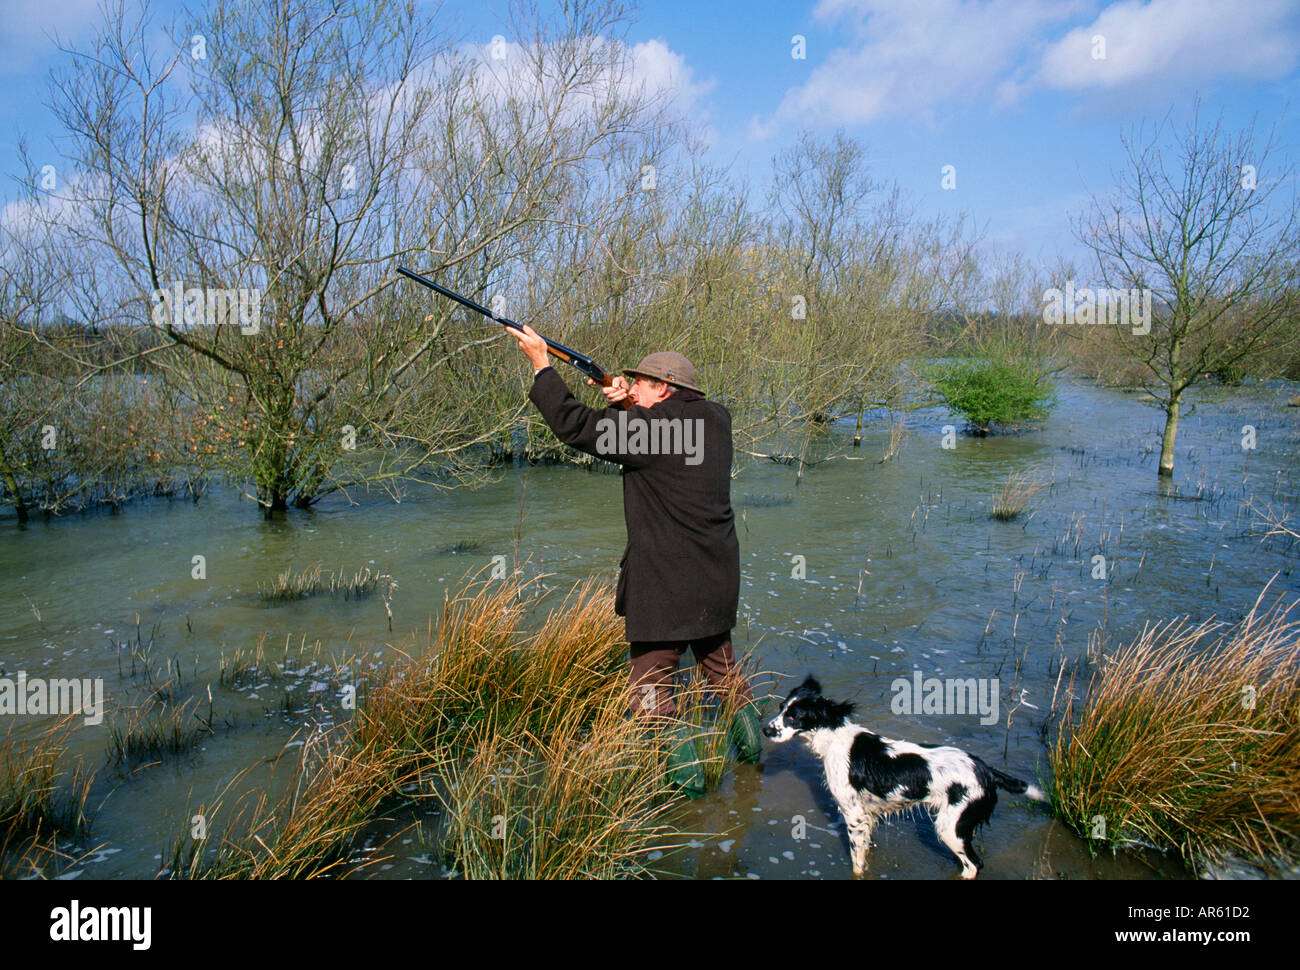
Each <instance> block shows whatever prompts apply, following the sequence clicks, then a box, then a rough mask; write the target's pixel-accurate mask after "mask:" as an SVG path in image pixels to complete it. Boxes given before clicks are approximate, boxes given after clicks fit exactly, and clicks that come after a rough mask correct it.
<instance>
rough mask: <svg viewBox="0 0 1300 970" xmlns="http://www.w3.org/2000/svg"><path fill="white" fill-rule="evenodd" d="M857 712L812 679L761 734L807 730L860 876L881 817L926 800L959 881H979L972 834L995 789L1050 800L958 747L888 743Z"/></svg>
mask: <svg viewBox="0 0 1300 970" xmlns="http://www.w3.org/2000/svg"><path fill="white" fill-rule="evenodd" d="M852 713H853V705H852V704H839V703H836V702H835V701H830V700H827V699H826V698H825V697H822V688H821V684H819V683H817V681H816V680H815V679H814V678H813V677H812V676H809V677H808V678H807V679H806V680H805V681H804V682H803V683H802V684H800V685H799V686H798V687H797V688H796V689H795V690H794V692H793V693H791V694H790V696H789V697H787V698H786V700H785V703H784V704H783V705H782V706H781V713H779V714H777V716H776V717H774V718H772V720H771V721H769V722H768V723H767V724H766V725H765V726H764V728H763V733H764V734H765V735H767V737H769V738H771V739H772V740H773V741H777V742H779V743H784V742H786V741H789V740H790V739H791V738H793V737H795V736H796V735H800V734H802V735H803V736H804V738H805V740H807V742H808V744H809V746H811V747H812V749H813V751H815V752H816V753H817V755H818V757H820V758H821V759H822V767H823V768H824V769H825V772H826V787H828V788H829V789H830V790H831V794H832V795H834V796H835V801H836V802H838V803H839V806H840V812H841V813H843V815H844V822H845V824H846V825H847V826H848V830H849V844H850V845H851V846H852V849H853V874H854V875H855V876H860V875H862V873H863V872H865V871H866V868H867V850H868V849H869V848H871V830H872V828H873V827H874V826H875V824H876V820H877V819H879V818H882V817H883V816H886V815H891V814H893V813H894V812H901V811H905V810H907V809H909V808H912V807H913V806H916V805H926V806H928V807H929V808H930V810H931V811H932V812H933V813H934V816H935V820H934V825H935V830H936V831H937V833H938V835H939V838H940V840H942V842H943V844H944V845H946V846H947V847H948V848H950V849H952V851H953V853H954V854H955V855H956V856H957V859H958V861H959V862H961V875H962V878H963V879H974V878H975V876H976V875H977V874H978V873H979V870H980V869H981V868H983V866H984V863H983V861H981V859H980V857H979V855H978V854H977V853H976V852H975V847H974V846H973V845H971V836H973V835H974V834H975V828H976V826H979V825H983V824H984V823H986V822H987V821H988V820H989V816H991V815H992V814H993V807H994V806H995V805H996V804H997V803H998V796H997V789H998V788H1003V789H1005V790H1006V791H1009V792H1011V793H1012V794H1020V793H1022V792H1023V793H1024V794H1025V796H1026V797H1028V798H1032V799H1034V800H1036V801H1046V800H1047V799H1046V796H1045V795H1044V794H1043V793H1042V791H1041V790H1039V788H1038V787H1037V786H1036V785H1029V784H1026V783H1025V782H1023V781H1020V780H1019V779H1016V778H1012V777H1011V776H1010V775H1005V774H1003V773H1002V772H1000V771H998V770H997V769H996V768H992V767H990V766H989V765H987V764H985V763H984V762H983V761H981V760H980V759H979V758H977V757H975V756H974V755H972V754H967V753H966V752H965V751H963V750H962V749H961V748H953V747H939V746H936V745H930V744H912V743H911V742H909V741H891V740H890V739H889V738H885V737H881V736H880V735H878V734H872V733H871V732H870V731H868V730H867V729H866V728H864V727H861V726H859V725H857V724H854V723H853V722H852V721H850V720H849V717H850V715H851V714H852Z"/></svg>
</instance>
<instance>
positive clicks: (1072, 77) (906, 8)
mask: <svg viewBox="0 0 1300 970" xmlns="http://www.w3.org/2000/svg"><path fill="white" fill-rule="evenodd" d="M1096 10H1097V4H1096V3H1095V2H1087V0H1069V2H1060V0H914V2H909V0H821V2H820V3H819V4H818V6H817V8H816V10H815V11H814V16H815V17H816V18H817V19H818V20H819V21H821V22H823V23H825V24H827V25H829V26H830V27H839V28H842V33H844V34H845V35H846V40H847V42H846V43H845V44H843V45H842V46H840V47H837V48H836V49H834V50H832V51H831V52H830V53H829V54H828V55H827V56H826V58H825V60H824V61H822V63H820V64H819V65H817V66H816V67H815V68H813V70H812V71H811V73H810V75H809V77H808V80H807V81H806V82H805V83H803V84H802V85H800V86H799V87H796V88H793V89H791V90H790V91H788V92H787V93H786V95H785V97H784V99H783V100H782V102H781V104H780V105H779V107H778V108H777V109H776V111H775V112H773V113H772V115H771V116H769V117H768V118H765V119H755V121H754V122H753V124H752V125H751V134H752V135H753V136H754V137H758V138H764V137H767V136H769V135H771V134H773V133H774V132H775V131H776V130H778V129H779V128H781V127H783V126H784V125H786V124H788V123H790V122H794V121H797V122H799V123H801V124H808V125H812V126H830V125H840V124H848V125H852V124H864V123H868V122H872V121H876V120H879V119H884V118H894V117H910V118H917V119H920V120H922V121H924V122H932V121H933V120H934V117H935V114H936V112H937V111H938V110H940V109H943V110H946V111H956V110H960V109H961V107H962V106H963V105H964V104H968V103H970V102H971V101H973V100H978V99H984V100H985V101H986V102H992V103H994V104H996V105H1005V104H1009V103H1013V102H1015V101H1018V100H1020V99H1021V98H1023V97H1024V96H1025V95H1026V94H1028V93H1030V92H1032V91H1035V90H1041V89H1044V88H1050V89H1056V90H1062V91H1069V92H1078V93H1080V94H1088V93H1091V92H1103V91H1108V92H1111V93H1112V94H1113V93H1114V92H1120V93H1121V94H1122V95H1123V96H1125V97H1128V96H1129V95H1130V94H1131V95H1133V96H1138V97H1142V98H1150V97H1152V96H1159V97H1166V96H1167V95H1168V94H1169V93H1170V91H1171V90H1176V89H1178V88H1180V87H1186V86H1187V85H1188V84H1197V83H1204V82H1207V81H1213V80H1217V79H1225V78H1244V79H1252V80H1262V79H1274V78H1279V77H1284V76H1286V75H1287V74H1289V73H1290V72H1292V71H1293V70H1294V69H1295V67H1296V64H1297V59H1298V55H1297V50H1300V4H1297V3H1296V2H1295V0H1256V2H1253V3H1251V4H1249V5H1240V4H1234V3H1228V2H1224V0H1146V2H1144V0H1120V2H1116V3H1112V4H1109V5H1107V6H1105V7H1104V9H1102V10H1101V12H1100V13H1095V11H1096ZM1083 18H1091V23H1089V24H1088V25H1086V26H1073V27H1069V29H1068V30H1067V32H1066V33H1064V34H1063V35H1060V30H1061V29H1063V25H1062V21H1065V22H1067V23H1066V24H1065V26H1068V23H1069V22H1072V23H1074V24H1078V23H1079V21H1080V20H1081V19H1083ZM1097 35H1101V36H1103V37H1105V46H1106V58H1105V60H1098V59H1094V56H1093V51H1094V42H1093V38H1094V37H1096V36H1097Z"/></svg>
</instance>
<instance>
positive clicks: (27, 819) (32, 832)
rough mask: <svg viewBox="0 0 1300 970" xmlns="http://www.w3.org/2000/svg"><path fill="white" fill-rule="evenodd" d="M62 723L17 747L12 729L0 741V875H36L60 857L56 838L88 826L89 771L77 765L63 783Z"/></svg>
mask: <svg viewBox="0 0 1300 970" xmlns="http://www.w3.org/2000/svg"><path fill="white" fill-rule="evenodd" d="M71 730H72V723H71V720H66V721H62V722H59V723H57V724H55V725H54V726H52V727H50V728H47V729H46V730H44V731H42V732H41V733H40V734H39V735H37V736H36V738H34V739H32V740H29V741H27V743H25V744H20V743H19V741H18V739H16V738H15V736H14V729H13V728H12V727H11V728H10V729H9V730H8V731H6V732H5V736H4V740H3V741H0V876H3V877H12V876H17V875H29V874H33V873H35V874H39V873H41V872H43V871H44V869H45V867H46V865H48V864H49V863H50V862H52V861H53V860H55V859H57V858H60V857H62V853H61V852H60V850H59V846H58V842H57V840H58V838H60V837H64V838H68V839H75V838H78V837H80V836H82V835H85V834H86V832H87V831H88V830H89V828H90V817H89V814H88V812H87V809H86V801H87V799H88V798H89V795H90V786H91V784H92V783H93V781H94V773H93V772H89V773H88V772H86V771H84V770H83V769H82V767H81V766H80V765H77V766H76V767H75V768H74V769H73V770H72V772H71V775H70V776H69V777H68V778H67V779H66V781H65V779H64V778H63V775H64V774H65V772H66V768H65V767H64V763H65V761H66V758H67V736H68V733H69V731H71Z"/></svg>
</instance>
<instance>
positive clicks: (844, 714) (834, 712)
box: [826, 701, 853, 723]
mask: <svg viewBox="0 0 1300 970" xmlns="http://www.w3.org/2000/svg"><path fill="white" fill-rule="evenodd" d="M826 707H827V710H828V712H829V713H830V716H831V718H832V719H834V720H835V721H838V722H840V723H844V722H845V721H848V720H849V719H850V718H852V717H853V704H852V703H850V702H849V701H844V703H842V704H837V703H835V702H834V701H827V702H826Z"/></svg>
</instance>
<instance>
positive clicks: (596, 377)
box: [397, 266, 632, 409]
mask: <svg viewBox="0 0 1300 970" xmlns="http://www.w3.org/2000/svg"><path fill="white" fill-rule="evenodd" d="M397 271H398V272H399V273H401V274H402V275H403V276H405V277H407V278H408V279H412V280H415V282H417V283H422V284H423V285H425V286H427V287H428V288H429V289H431V290H434V291H435V292H438V293H441V294H442V295H443V296H445V297H448V298H450V299H452V300H455V301H456V302H457V303H459V304H460V305H461V306H463V307H466V308H468V309H470V310H473V311H474V312H475V313H481V314H482V315H483V316H485V317H487V318H488V319H489V320H493V321H495V322H497V323H499V324H501V326H503V327H510V328H512V329H514V330H518V331H520V332H523V329H524V328H523V327H522V326H521V325H519V324H517V323H515V321H513V320H507V319H506V318H505V317H499V316H497V315H496V314H495V313H493V312H492V311H491V310H489V309H488V308H487V307H485V306H481V305H479V304H477V303H475V302H474V301H473V300H470V299H466V298H465V297H463V296H461V295H460V294H459V293H453V292H452V291H451V290H449V289H447V288H446V287H445V286H440V285H439V284H437V283H435V282H434V281H433V280H431V279H429V278H428V277H427V276H421V275H420V274H419V273H412V272H411V271H410V270H409V269H407V268H406V267H405V266H399V267H397ZM542 339H543V340H546V338H545V337H542ZM546 349H547V350H549V351H550V352H551V353H552V354H553V355H555V356H556V357H558V358H560V360H562V361H564V362H565V363H567V364H572V365H573V366H574V367H576V368H577V369H578V370H580V371H582V373H584V374H586V375H587V376H588V377H590V378H591V379H592V380H593V381H595V382H596V383H597V384H599V385H600V386H601V387H609V386H610V385H611V384H613V383H614V379H613V378H612V377H610V376H609V374H608V373H607V372H606V371H605V369H604V368H603V367H601V366H600V365H599V364H597V363H596V362H595V361H594V360H592V359H591V358H590V357H588V356H587V355H586V354H580V353H578V352H577V351H576V350H571V349H570V348H568V347H566V346H564V344H557V343H556V342H555V341H554V340H546ZM631 404H632V402H631V401H630V400H625V401H624V402H623V403H622V407H623V408H624V409H626V408H628V407H630V406H631Z"/></svg>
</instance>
